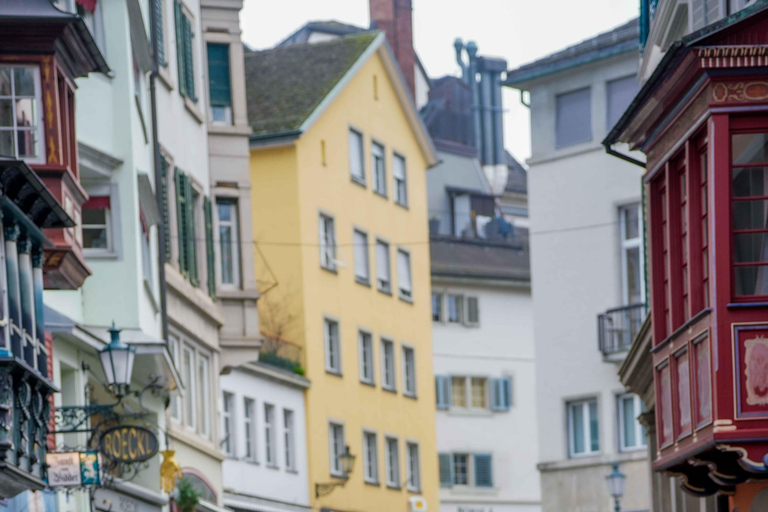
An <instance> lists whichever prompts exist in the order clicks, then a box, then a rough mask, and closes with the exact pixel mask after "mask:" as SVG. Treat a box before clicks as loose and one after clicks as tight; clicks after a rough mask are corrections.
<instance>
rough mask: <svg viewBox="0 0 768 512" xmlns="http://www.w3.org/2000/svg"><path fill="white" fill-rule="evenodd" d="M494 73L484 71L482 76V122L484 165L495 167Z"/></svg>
mask: <svg viewBox="0 0 768 512" xmlns="http://www.w3.org/2000/svg"><path fill="white" fill-rule="evenodd" d="M491 80H492V73H490V72H489V71H483V72H482V73H481V74H480V87H481V88H482V89H481V91H480V98H481V105H482V114H483V115H482V120H483V138H482V142H483V152H482V155H483V165H493V164H495V163H496V162H494V161H493V111H492V108H491V97H492V96H493V91H492V90H491V88H492V85H491Z"/></svg>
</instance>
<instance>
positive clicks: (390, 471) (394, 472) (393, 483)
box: [385, 437, 400, 489]
mask: <svg viewBox="0 0 768 512" xmlns="http://www.w3.org/2000/svg"><path fill="white" fill-rule="evenodd" d="M385 444H386V448H387V487H394V488H396V489H399V488H400V448H399V446H398V442H397V438H395V437H387V438H386V443H385Z"/></svg>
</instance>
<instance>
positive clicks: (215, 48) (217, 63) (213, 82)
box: [208, 43, 232, 107]
mask: <svg viewBox="0 0 768 512" xmlns="http://www.w3.org/2000/svg"><path fill="white" fill-rule="evenodd" d="M208 90H209V92H210V101H211V106H212V107H229V106H231V105H232V93H231V90H230V82H229V45H228V44H214V43H208Z"/></svg>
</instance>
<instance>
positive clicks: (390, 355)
mask: <svg viewBox="0 0 768 512" xmlns="http://www.w3.org/2000/svg"><path fill="white" fill-rule="evenodd" d="M380 346H381V349H380V350H381V356H380V357H381V387H382V389H386V390H387V391H397V363H396V361H397V356H396V355H395V354H396V352H395V351H396V350H397V349H396V347H395V341H394V340H392V339H390V338H387V337H384V336H382V337H381V344H380ZM387 348H389V350H388V349H387ZM387 363H389V368H387Z"/></svg>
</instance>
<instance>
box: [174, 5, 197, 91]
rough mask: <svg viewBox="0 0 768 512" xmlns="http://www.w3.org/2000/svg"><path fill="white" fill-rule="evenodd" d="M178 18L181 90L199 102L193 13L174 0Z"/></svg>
mask: <svg viewBox="0 0 768 512" xmlns="http://www.w3.org/2000/svg"><path fill="white" fill-rule="evenodd" d="M174 7H175V19H176V66H177V68H178V71H179V92H180V93H181V94H182V96H186V97H187V98H189V99H190V100H192V101H194V102H197V94H196V92H195V56H194V53H193V50H192V38H193V37H194V36H195V34H194V32H193V31H192V27H194V26H195V24H194V22H193V21H192V15H191V14H189V13H188V12H187V11H186V9H184V7H183V6H182V5H181V2H179V0H176V1H175V2H174Z"/></svg>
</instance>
